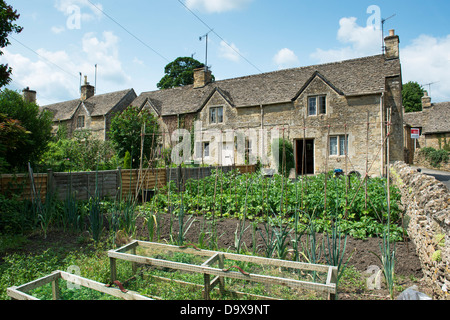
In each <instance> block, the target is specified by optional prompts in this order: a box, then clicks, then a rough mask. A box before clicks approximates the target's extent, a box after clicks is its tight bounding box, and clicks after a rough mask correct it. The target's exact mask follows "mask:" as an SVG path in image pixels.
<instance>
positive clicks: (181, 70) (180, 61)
mask: <svg viewBox="0 0 450 320" xmlns="http://www.w3.org/2000/svg"><path fill="white" fill-rule="evenodd" d="M204 66H205V65H204V64H203V63H201V62H199V61H197V60H195V59H193V58H190V57H180V58H177V59H175V60H174V61H172V62H171V63H169V64H168V65H167V66H166V67H165V68H164V73H165V75H164V77H162V79H161V80H160V81H159V83H158V84H157V85H156V86H157V87H158V88H159V89H169V88H175V87H181V86H186V85H190V84H193V83H194V70H195V69H198V68H203V67H204ZM212 79H213V80H214V76H212Z"/></svg>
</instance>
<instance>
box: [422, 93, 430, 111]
mask: <svg viewBox="0 0 450 320" xmlns="http://www.w3.org/2000/svg"><path fill="white" fill-rule="evenodd" d="M431 106H432V104H431V97H430V96H428V91H424V94H423V97H422V109H427V108H431Z"/></svg>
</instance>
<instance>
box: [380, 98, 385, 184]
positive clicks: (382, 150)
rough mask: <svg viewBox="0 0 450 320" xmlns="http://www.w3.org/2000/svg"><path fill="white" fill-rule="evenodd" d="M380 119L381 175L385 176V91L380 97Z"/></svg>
mask: <svg viewBox="0 0 450 320" xmlns="http://www.w3.org/2000/svg"><path fill="white" fill-rule="evenodd" d="M380 119H381V140H380V141H381V147H382V148H381V176H382V177H384V147H383V143H384V120H385V114H384V91H383V92H382V93H381V98H380Z"/></svg>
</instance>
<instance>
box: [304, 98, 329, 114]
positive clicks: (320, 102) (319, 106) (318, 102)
mask: <svg viewBox="0 0 450 320" xmlns="http://www.w3.org/2000/svg"><path fill="white" fill-rule="evenodd" d="M326 113H327V97H326V96H324V95H323V96H314V97H309V98H308V116H317V115H319V114H326Z"/></svg>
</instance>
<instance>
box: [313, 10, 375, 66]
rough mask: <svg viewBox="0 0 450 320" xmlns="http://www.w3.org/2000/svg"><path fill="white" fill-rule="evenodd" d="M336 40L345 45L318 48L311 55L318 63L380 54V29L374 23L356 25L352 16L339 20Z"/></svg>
mask: <svg viewBox="0 0 450 320" xmlns="http://www.w3.org/2000/svg"><path fill="white" fill-rule="evenodd" d="M337 40H338V41H339V42H340V43H342V44H344V45H345V46H344V47H341V48H336V49H321V48H318V49H316V51H315V52H314V53H313V54H311V57H312V58H313V59H315V60H317V61H318V62H319V63H326V62H333V61H341V60H345V59H353V58H359V57H363V56H370V55H374V54H381V31H380V30H379V29H378V28H376V27H375V26H374V25H368V26H366V27H362V26H360V25H358V24H357V23H356V18H354V17H350V18H342V19H341V20H340V21H339V30H338V33H337Z"/></svg>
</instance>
